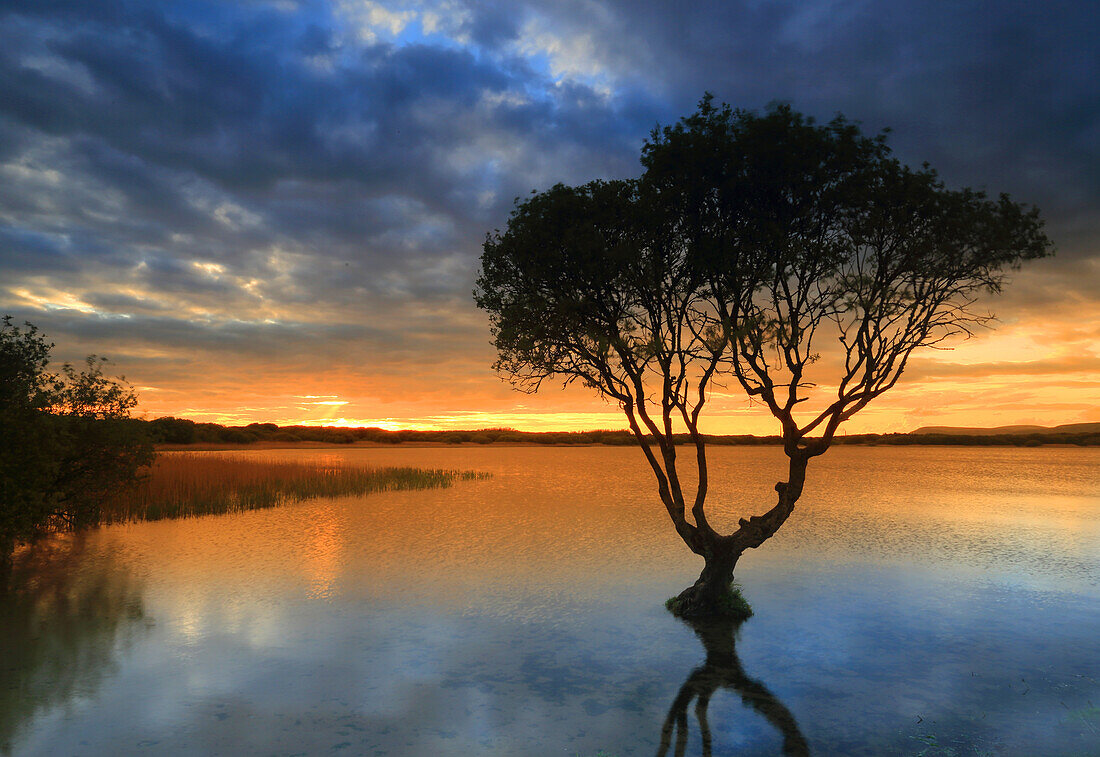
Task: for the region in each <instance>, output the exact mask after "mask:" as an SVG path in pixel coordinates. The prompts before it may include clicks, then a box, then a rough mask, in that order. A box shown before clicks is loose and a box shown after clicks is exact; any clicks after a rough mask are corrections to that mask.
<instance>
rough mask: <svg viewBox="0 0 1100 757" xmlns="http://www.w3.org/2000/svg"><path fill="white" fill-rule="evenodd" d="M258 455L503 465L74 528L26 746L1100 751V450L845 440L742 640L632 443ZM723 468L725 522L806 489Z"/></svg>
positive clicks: (719, 461)
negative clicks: (701, 585) (407, 486)
mask: <svg viewBox="0 0 1100 757" xmlns="http://www.w3.org/2000/svg"><path fill="white" fill-rule="evenodd" d="M685 452H686V451H685ZM207 454H225V453H215V452H211V453H207ZM231 454H234V455H249V456H260V457H267V458H307V459H332V460H337V459H340V460H346V461H349V462H354V463H357V464H360V463H361V464H363V465H375V466H386V465H401V466H421V467H433V468H435V467H442V468H460V469H469V470H478V471H488V472H491V473H492V474H493V477H492V478H491V479H488V480H481V481H464V482H459V483H457V484H456V485H455V486H454V487H452V488H449V489H439V490H430V491H407V492H387V493H381V494H372V495H369V496H366V497H348V498H342V499H336V500H313V501H309V502H304V503H300V504H295V505H289V506H286V507H281V508H275V509H270V510H259V511H252V512H247V513H242V514H236V515H228V516H212V517H205V518H199V519H192V520H182V521H162V522H155V523H143V524H133V525H126V526H111V527H107V528H101V529H98V530H95V531H92V532H90V533H88V534H86V535H84V536H82V537H79V538H65V539H58V540H56V541H55V542H53V543H51V544H50V545H49V547H50V551H51V554H50V555H49V556H48V559H45V558H44V559H43V560H42V562H41V564H40V565H38V567H36V568H28V569H27V570H26V571H24V572H23V573H22V574H21V576H22V578H21V581H22V583H21V585H20V586H17V587H16V591H15V592H14V593H12V594H11V595H9V596H8V597H7V598H5V599H0V634H2V635H0V645H2V646H0V651H2V655H0V751H2V750H3V747H4V746H6V747H7V749H6V751H8V752H9V753H11V754H15V755H70V754H72V755H118V754H150V755H161V754H163V755H176V754H188V755H190V754H225V755H231V754H264V755H295V754H303V755H304V754H309V755H314V754H340V755H566V756H568V757H577V756H580V757H595V756H596V755H598V754H603V755H608V756H610V755H617V756H619V757H624V756H625V755H655V754H662V753H667V754H669V755H671V754H679V753H681V752H680V751H677V750H682V753H686V754H692V755H698V754H704V753H709V752H713V754H738V755H772V754H782V753H784V751H786V752H787V753H789V754H806V753H809V754H814V755H884V754H913V755H978V754H982V755H987V754H994V755H1029V756H1030V755H1098V754H1100V601H1098V600H1100V449H1095V448H1030V449H1016V448H966V447H923V448H914V447H907V448H892V447H838V448H834V449H832V450H830V451H829V452H828V453H827V454H826V455H825V456H824V457H822V458H817V459H815V460H813V461H811V464H810V470H809V474H808V478H807V485H806V491H805V494H804V495H803V497H802V500H801V501H800V502H799V505H798V506H797V508H796V510H795V512H794V514H793V515H792V516H791V519H790V520H789V521H788V522H787V524H786V525H785V526H784V527H783V528H782V529H781V530H780V532H779V533H778V534H777V535H776V536H775V537H774V538H773V539H771V540H770V541H769V542H767V543H766V544H765V545H764V546H762V547H761V548H760V549H757V550H750V551H749V552H748V553H746V555H745V556H744V557H743V558H742V560H741V563H740V564H739V566H738V573H737V577H738V580H739V581H740V583H741V584H742V586H743V592H744V595H745V596H746V598H747V599H748V600H749V601H750V602H751V604H752V606H753V608H754V610H755V616H754V617H752V618H751V619H750V620H748V621H747V622H745V623H744V624H743V625H741V626H740V627H739V628H734V627H732V626H725V627H722V626H716V627H701V628H692V627H689V626H687V625H685V624H684V623H683V622H681V621H678V620H676V619H675V618H673V617H672V616H671V615H669V614H668V613H667V612H666V611H665V609H664V607H663V603H664V600H665V599H666V598H667V597H669V596H672V595H674V594H676V593H677V592H679V591H680V590H681V589H683V588H684V587H685V586H687V585H689V584H690V583H692V582H693V581H694V579H695V578H696V577H697V575H698V571H699V569H700V567H701V562H700V561H699V560H698V559H697V558H695V557H694V556H693V555H691V554H690V553H689V552H688V550H687V548H686V547H684V546H683V544H682V543H681V542H680V541H679V538H678V537H677V536H676V534H675V533H674V531H673V530H672V527H671V524H670V523H669V522H668V518H667V515H666V514H665V512H664V509H663V507H662V505H661V504H660V502H659V500H658V498H657V496H656V490H655V484H654V483H653V480H652V474H651V473H650V472H649V469H648V466H647V465H646V464H645V461H644V459H643V457H642V455H641V452H640V451H639V450H637V449H635V448H631V447H623V448H619V447H575V448H574V447H552V448H546V447H497V446H487V447H474V446H461V447H431V448H429V447H422V448H411V447H404V446H396V447H393V448H389V447H387V448H348V449H335V450H329V449H325V450H265V451H259V450H257V451H247V452H234V453H231ZM711 463H712V481H713V483H712V490H711V495H710V501H711V505H710V511H711V512H712V513H713V515H712V516H711V521H712V522H713V523H716V525H719V526H723V527H724V529H726V530H728V529H729V528H730V527H731V526H732V525H733V524H735V523H736V519H737V517H739V516H742V515H746V514H748V513H750V512H756V513H760V512H763V511H764V510H766V509H767V508H768V507H770V506H771V504H773V501H774V496H775V494H774V492H773V490H772V487H773V485H774V483H775V482H776V481H778V480H781V479H783V478H784V477H785V466H784V458H783V456H782V452H781V450H779V449H778V448H773V447H718V448H714V449H712V451H711ZM700 702H702V703H703V705H702V706H700ZM700 715H702V716H703V717H702V722H700V719H699V716H700ZM703 724H705V726H706V728H705V729H704V728H703V727H701V726H702V725H703Z"/></svg>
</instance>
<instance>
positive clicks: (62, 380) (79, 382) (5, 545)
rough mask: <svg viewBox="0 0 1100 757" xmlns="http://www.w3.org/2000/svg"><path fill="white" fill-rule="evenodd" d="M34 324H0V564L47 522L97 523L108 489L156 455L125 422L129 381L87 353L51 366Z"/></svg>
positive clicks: (131, 398)
mask: <svg viewBox="0 0 1100 757" xmlns="http://www.w3.org/2000/svg"><path fill="white" fill-rule="evenodd" d="M52 347H53V345H52V344H50V343H48V342H47V341H46V339H45V337H44V336H43V335H42V334H41V333H40V332H39V331H38V329H37V328H35V327H34V326H32V325H30V324H26V325H25V326H24V327H23V328H20V327H18V326H15V325H14V324H13V323H12V320H11V318H10V317H7V316H5V317H4V319H3V321H2V325H0V428H2V429H3V433H2V434H0V563H2V562H4V561H5V560H6V559H7V558H8V557H9V556H10V553H11V550H12V547H13V546H14V544H15V542H17V541H21V540H28V539H31V538H33V537H35V536H36V535H38V534H41V533H43V532H45V531H50V530H67V529H73V528H79V527H82V526H88V525H93V524H95V523H96V522H97V521H98V520H99V508H100V503H101V502H102V501H103V499H104V497H105V496H106V495H107V494H109V493H111V492H112V491H114V490H115V489H117V488H118V487H120V486H124V485H126V484H128V483H130V482H132V481H134V480H135V479H136V477H137V474H138V470H139V469H140V468H141V467H142V466H145V465H148V464H149V463H150V462H151V461H152V458H153V448H152V445H151V444H150V442H149V441H148V438H147V436H146V434H145V433H144V432H143V431H142V430H141V428H140V427H139V426H137V425H135V424H134V423H132V422H130V418H129V415H130V410H131V409H132V408H133V407H134V406H135V405H136V404H137V397H136V395H135V394H134V391H133V388H132V387H131V386H129V385H128V384H126V383H124V381H120V380H115V379H111V378H109V377H107V376H105V375H104V373H103V368H104V365H105V363H106V361H104V360H103V359H101V358H97V357H96V356H94V355H92V356H89V357H88V358H87V360H86V361H85V365H84V367H83V368H80V369H78V368H76V367H74V366H72V365H69V364H65V365H63V366H62V367H61V370H60V371H59V372H56V373H51V372H50V371H49V370H48V368H49V356H50V350H51V349H52Z"/></svg>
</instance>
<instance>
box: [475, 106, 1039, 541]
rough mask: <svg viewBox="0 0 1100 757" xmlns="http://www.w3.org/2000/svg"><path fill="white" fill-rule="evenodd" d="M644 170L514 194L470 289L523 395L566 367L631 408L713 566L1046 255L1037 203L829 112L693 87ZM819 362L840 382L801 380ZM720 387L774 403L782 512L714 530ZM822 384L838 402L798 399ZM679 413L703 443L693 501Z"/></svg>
mask: <svg viewBox="0 0 1100 757" xmlns="http://www.w3.org/2000/svg"><path fill="white" fill-rule="evenodd" d="M641 162H642V166H643V169H644V170H643V173H642V175H641V176H640V177H639V178H638V179H633V180H618V181H593V182H590V183H588V184H585V185H582V186H579V187H570V186H564V185H560V184H559V185H557V186H554V187H552V188H550V189H549V190H546V191H544V192H541V193H534V194H532V196H530V197H528V198H527V199H525V200H523V201H519V200H517V204H516V207H515V208H514V210H513V212H512V214H511V216H510V218H509V219H508V223H507V226H506V228H505V229H504V231H499V230H498V231H496V232H494V233H492V234H490V235H489V236H488V237H487V239H486V241H485V245H484V252H483V255H482V257H481V273H480V276H479V278H478V279H477V289H476V290H475V293H474V297H475V300H476V302H477V304H478V306H479V307H481V308H483V309H485V310H486V311H487V312H488V313H489V316H490V322H491V326H492V333H493V339H494V343H495V345H496V348H497V351H498V360H497V363H496V368H497V369H498V371H500V372H501V374H502V375H503V376H504V377H505V378H507V379H508V380H510V381H511V382H512V383H513V384H514V385H515V386H516V387H517V388H519V389H522V390H524V391H535V390H537V389H538V388H539V387H540V386H541V385H542V383H543V382H544V381H546V380H547V379H551V378H555V379H561V380H563V381H564V382H566V383H570V382H574V381H580V382H582V383H583V384H585V385H587V386H589V387H591V388H593V389H595V390H596V391H597V392H598V393H599V394H601V395H602V396H604V397H606V398H608V399H609V400H611V401H613V402H616V403H617V404H619V405H620V406H621V407H622V408H623V410H624V412H625V414H626V418H627V421H628V423H629V425H630V428H631V430H632V432H633V433H634V435H635V437H636V439H637V441H638V442H639V443H640V444H641V446H642V449H643V451H644V452H645V454H646V457H647V459H648V460H649V463H650V465H651V466H652V468H653V472H654V474H655V476H656V478H657V482H658V489H659V492H660V496H661V499H662V501H663V502H664V504H665V506H666V508H667V509H668V512H669V515H670V517H671V518H672V521H673V523H674V525H675V526H676V529H677V531H678V532H679V533H680V535H681V536H682V537H683V538H684V540H685V542H686V543H687V544H688V545H689V547H691V549H692V550H694V551H695V552H697V553H698V554H700V555H703V556H704V557H707V559H708V560H709V559H710V557H708V555H711V556H712V555H713V554H714V552H715V550H716V549H718V551H722V550H723V549H725V548H726V547H729V549H731V550H732V551H733V552H736V554H740V552H741V551H743V550H744V549H746V548H750V547H755V546H759V544H760V543H762V542H763V541H764V540H765V539H767V538H768V537H770V536H771V534H773V533H774V532H775V529H777V528H778V527H779V526H780V525H781V524H782V522H783V521H784V520H785V519H786V517H787V516H788V515H789V514H790V510H791V509H793V504H794V501H795V500H797V498H798V496H799V494H800V492H801V489H802V480H803V475H804V471H805V466H806V461H807V460H808V459H810V458H811V457H813V456H816V455H819V454H821V453H823V452H824V451H825V450H826V449H827V448H828V447H829V444H830V443H831V441H832V439H833V437H834V435H835V433H836V431H837V429H838V428H839V427H840V425H841V424H842V423H843V422H844V421H846V420H848V419H849V418H851V417H852V416H853V415H854V414H855V413H857V412H858V411H859V410H861V409H862V408H864V407H866V406H867V404H868V403H869V402H871V401H872V400H873V399H874V398H875V397H878V396H880V395H881V394H882V393H883V392H886V391H888V390H889V389H890V388H891V387H893V386H894V385H895V384H896V383H897V381H898V379H899V377H900V376H901V375H902V372H903V371H904V369H905V367H906V364H907V361H908V360H909V357H910V355H911V354H912V353H913V351H914V350H916V349H917V348H920V347H930V346H934V345H938V344H940V343H942V342H943V341H944V340H945V339H949V338H951V337H953V336H958V335H960V334H962V335H965V334H969V333H971V332H972V331H973V330H974V329H975V328H976V327H979V326H981V325H983V324H986V323H988V322H989V320H990V318H991V316H990V314H988V313H987V312H985V311H983V310H981V309H980V308H979V307H978V306H977V300H978V297H979V295H980V294H981V293H982V292H988V291H998V290H999V289H1000V288H1001V286H1002V285H1003V283H1004V281H1005V275H1006V273H1007V272H1008V271H1010V270H1011V269H1013V268H1015V267H1017V266H1019V265H1020V264H1021V263H1022V262H1023V261H1025V260H1029V259H1033V258H1039V257H1043V256H1045V255H1047V254H1049V253H1050V252H1051V243H1050V241H1049V240H1048V239H1047V237H1046V236H1045V235H1044V233H1043V231H1042V226H1043V224H1042V220H1041V219H1040V216H1039V213H1038V211H1037V210H1036V209H1034V208H1030V207H1027V206H1024V205H1020V204H1017V203H1015V202H1013V201H1012V200H1011V199H1009V198H1008V197H1007V196H1005V195H1001V196H999V197H998V198H996V199H991V198H989V197H987V196H986V195H985V194H983V193H982V192H979V191H975V190H971V189H961V190H952V189H948V188H947V187H946V186H945V185H944V183H943V182H942V181H941V180H940V178H939V177H938V175H937V174H936V172H935V171H934V170H933V169H931V168H930V167H928V166H927V165H925V166H922V167H920V168H917V169H913V168H910V167H907V166H905V165H902V164H901V163H900V162H899V161H898V160H897V159H896V158H895V157H894V156H893V155H892V153H891V150H890V148H889V146H888V145H887V138H886V134H879V135H876V136H870V137H869V136H865V135H863V134H862V133H861V131H860V129H859V126H858V124H855V123H853V122H851V121H848V120H846V119H845V118H844V117H842V116H837V117H836V118H835V119H833V120H832V121H830V122H828V123H825V124H819V123H817V122H815V121H814V120H813V119H812V118H809V117H806V116H804V115H802V114H799V113H797V112H795V111H794V110H792V109H791V108H790V107H788V106H785V105H778V106H773V107H771V108H769V109H768V110H767V111H766V112H765V113H763V114H758V113H754V112H750V111H745V110H734V109H733V108H731V107H729V106H728V105H722V106H718V105H715V103H714V102H713V99H712V98H711V97H710V96H709V95H707V96H706V97H704V98H703V99H702V100H701V101H700V103H699V107H698V109H697V111H696V112H695V113H694V114H692V115H691V116H688V117H686V118H683V119H681V120H680V121H679V122H678V123H676V124H675V125H672V126H668V127H664V128H659V129H656V130H654V132H653V133H652V134H651V136H650V138H649V140H648V141H647V142H646V143H645V145H644V146H643V148H642V153H641ZM830 342H831V345H830V344H828V343H830ZM818 364H820V365H818ZM820 367H824V368H831V369H833V374H832V375H831V376H828V377H826V378H818V377H816V376H811V375H810V374H811V372H812V370H813V369H817V368H820ZM717 381H724V382H725V381H728V382H736V384H738V385H740V387H741V388H742V390H743V391H744V392H745V394H746V395H747V396H748V397H750V398H752V399H754V400H756V401H759V402H761V403H763V405H764V406H765V407H767V409H768V410H769V411H770V413H771V414H772V415H773V416H774V417H775V419H776V420H777V421H778V423H779V426H780V429H781V433H782V437H783V441H784V448H785V451H786V453H787V455H788V457H790V459H791V477H790V480H789V481H787V482H780V484H778V485H777V487H776V488H777V491H779V494H780V502H779V503H778V504H777V505H776V507H774V508H772V510H770V511H769V512H768V513H767V514H765V515H763V516H756V517H753V518H749V519H742V520H741V521H740V527H739V528H738V530H737V531H736V532H735V533H733V534H727V535H722V534H719V533H718V532H716V531H715V530H714V529H713V528H711V526H710V524H709V523H708V521H707V517H706V510H705V507H704V503H705V499H706V494H707V487H708V480H707V466H706V450H705V444H704V441H703V438H702V434H701V432H700V426H699V424H700V417H701V414H702V411H703V408H704V406H705V405H706V402H707V399H708V397H709V395H710V394H711V393H712V392H713V390H714V386H715V382H717ZM815 388H816V389H818V390H819V391H818V392H817V398H818V399H819V400H820V397H821V396H822V395H823V393H824V391H825V390H828V391H830V392H831V395H830V396H828V397H827V398H826V399H825V400H824V401H819V402H818V406H816V407H814V408H813V409H812V410H809V411H807V410H804V409H803V408H804V407H806V406H805V405H803V404H802V403H804V402H806V400H807V399H808V397H809V393H810V392H811V390H813V389H815ZM677 426H682V427H683V428H685V429H686V430H687V433H688V434H689V435H690V437H691V438H692V440H693V441H694V444H695V463H696V465H697V468H698V474H699V476H698V485H697V486H696V488H695V491H694V492H693V493H691V495H690V496H685V492H684V490H683V487H682V486H681V484H680V480H679V475H678V472H677V467H676V449H675V446H674V443H673V433H674V428H675V427H677ZM651 444H653V445H655V446H656V448H657V451H656V452H654V451H653V450H652V449H651V446H650V445H651ZM689 503H690V514H691V518H690V520H689V519H688V518H687V517H686V516H687V511H688V506H689ZM733 559H734V560H736V557H734V558H733Z"/></svg>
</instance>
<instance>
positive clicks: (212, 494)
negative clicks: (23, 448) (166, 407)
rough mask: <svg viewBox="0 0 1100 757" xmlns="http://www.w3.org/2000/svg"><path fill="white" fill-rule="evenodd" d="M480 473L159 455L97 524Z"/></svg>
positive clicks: (425, 484)
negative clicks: (142, 476)
mask: <svg viewBox="0 0 1100 757" xmlns="http://www.w3.org/2000/svg"><path fill="white" fill-rule="evenodd" d="M489 476H490V474H488V473H477V472H474V471H458V470H441V469H425V468H361V467H356V466H352V465H344V464H333V463H310V462H299V461H289V462H282V461H271V460H256V459H253V458H247V457H227V456H222V455H216V456H215V455H203V454H171V455H163V454H162V455H160V456H158V457H157V459H156V461H155V462H154V463H153V466H152V469H151V470H150V472H149V475H148V477H147V478H145V479H144V480H143V481H141V482H140V483H139V484H138V485H137V486H135V487H133V488H132V489H129V490H128V491H126V492H122V493H120V494H119V496H118V497H116V498H115V499H113V500H112V501H109V502H107V503H105V504H104V507H103V518H102V520H103V522H104V523H124V522H127V521H137V520H161V519H163V518H188V517H194V516H199V515H213V514H217V513H232V512H239V511H241V510H254V509H257V508H261V507H274V506H276V505H280V504H284V503H286V502H296V501H299V500H303V499H310V498H312V497H339V496H343V495H349V494H368V493H370V492H379V491H389V490H393V489H436V488H440V487H446V486H450V485H451V484H453V483H454V482H455V481H467V480H471V479H483V478H489Z"/></svg>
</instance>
